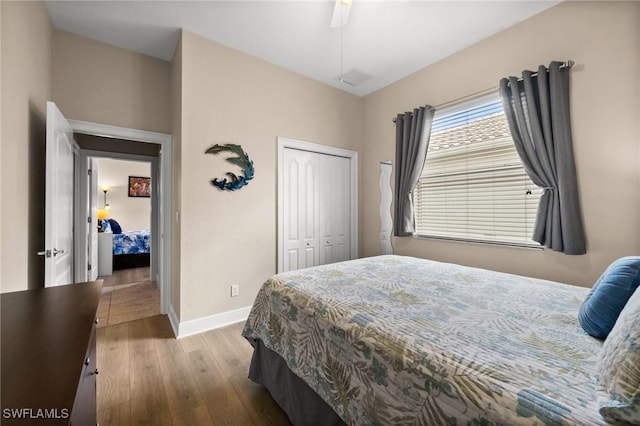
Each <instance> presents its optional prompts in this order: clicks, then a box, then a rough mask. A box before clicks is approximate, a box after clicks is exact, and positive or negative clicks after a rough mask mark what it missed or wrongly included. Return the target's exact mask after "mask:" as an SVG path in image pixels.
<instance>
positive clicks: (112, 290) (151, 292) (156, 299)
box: [98, 267, 160, 327]
mask: <svg viewBox="0 0 640 426" xmlns="http://www.w3.org/2000/svg"><path fill="white" fill-rule="evenodd" d="M100 279H102V280H104V284H103V287H102V297H101V298H100V304H99V305H98V327H106V326H110V325H114V324H120V323H123V322H127V321H133V320H137V319H140V318H146V317H150V316H154V315H159V314H160V290H159V289H158V287H157V286H156V284H155V283H154V282H152V281H150V279H149V268H148V267H146V268H132V269H123V270H120V271H114V273H113V275H108V276H105V277H100Z"/></svg>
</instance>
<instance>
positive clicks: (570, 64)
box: [392, 59, 576, 123]
mask: <svg viewBox="0 0 640 426" xmlns="http://www.w3.org/2000/svg"><path fill="white" fill-rule="evenodd" d="M575 64H576V63H575V61H574V60H573V59H568V60H567V61H565V62H563V63H562V64H560V68H571V67H573V66H574V65H575ZM537 75H538V73H537V72H534V73H533V74H531V76H532V77H535V76H537ZM518 81H522V77H520V78H519V79H518ZM499 87H500V86H494V87H490V88H488V89H484V90H480V91H479V92H474V93H472V94H470V95H466V96H462V97H460V98H456V99H452V100H450V101H447V102H444V103H442V104H440V105H436V106H435V107H434V108H435V109H436V110H438V109H442V108H445V107H448V106H450V105H453V104H456V103H458V102H463V101H466V100H467V99H473V98H475V97H476V96H482V95H487V94H489V93H491V92H493V91H495V90H498V89H499ZM409 115H413V113H412V112H409ZM396 120H397V117H393V119H392V121H393V122H394V123H395V122H396Z"/></svg>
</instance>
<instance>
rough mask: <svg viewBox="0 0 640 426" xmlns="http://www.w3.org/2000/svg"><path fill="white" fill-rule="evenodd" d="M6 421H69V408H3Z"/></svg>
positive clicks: (3, 416)
mask: <svg viewBox="0 0 640 426" xmlns="http://www.w3.org/2000/svg"><path fill="white" fill-rule="evenodd" d="M2 418H4V419H33V420H35V419H68V418H69V409H68V408H3V409H2Z"/></svg>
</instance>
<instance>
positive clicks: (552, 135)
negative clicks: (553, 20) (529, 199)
mask: <svg viewBox="0 0 640 426" xmlns="http://www.w3.org/2000/svg"><path fill="white" fill-rule="evenodd" d="M561 65H563V64H562V63H561V62H552V63H551V65H549V69H548V70H547V68H545V67H544V66H542V65H541V66H540V67H539V68H538V72H537V75H534V73H533V72H532V71H523V73H522V79H520V80H518V79H517V78H516V77H509V78H508V79H507V78H503V79H502V80H501V81H500V96H501V97H502V103H503V105H504V112H505V114H506V116H507V121H508V123H509V129H510V130H511V135H512V136H513V141H514V143H515V146H516V149H517V151H518V154H519V155H520V158H521V159H522V163H523V164H524V168H525V170H526V172H527V174H528V175H529V177H530V178H531V180H532V181H533V183H535V184H536V185H537V186H539V187H540V188H544V192H543V194H542V197H541V199H540V206H539V207H538V215H537V217H536V224H535V228H534V231H533V240H534V241H537V242H539V243H540V244H542V245H544V246H546V247H548V248H550V249H552V250H556V251H560V252H563V253H565V254H584V253H586V244H585V237H584V228H583V224H582V214H581V211H580V199H579V197H578V183H577V179H576V167H575V162H574V158H573V142H572V140H571V119H570V113H569V112H570V111H569V68H567V67H562V66H561Z"/></svg>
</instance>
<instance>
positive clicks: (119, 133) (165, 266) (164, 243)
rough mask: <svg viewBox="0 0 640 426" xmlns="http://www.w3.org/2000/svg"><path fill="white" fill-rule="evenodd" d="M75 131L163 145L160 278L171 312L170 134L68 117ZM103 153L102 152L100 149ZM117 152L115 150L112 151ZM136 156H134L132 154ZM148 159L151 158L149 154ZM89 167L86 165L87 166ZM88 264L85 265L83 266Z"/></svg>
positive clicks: (164, 307) (163, 301) (164, 304)
mask: <svg viewBox="0 0 640 426" xmlns="http://www.w3.org/2000/svg"><path fill="white" fill-rule="evenodd" d="M69 123H70V124H71V126H72V127H73V130H74V131H75V132H76V133H84V134H87V135H94V136H102V137H106V138H114V139H126V140H131V141H136V142H146V143H154V144H158V145H160V151H161V153H162V155H161V156H160V159H161V160H160V167H159V170H160V175H161V176H160V182H159V185H157V186H156V188H158V189H159V195H160V202H159V204H160V205H159V209H158V210H159V212H158V215H159V216H158V219H159V221H158V222H159V223H158V229H159V232H158V234H159V235H158V236H159V238H158V239H159V241H160V244H159V249H160V250H159V251H160V253H159V256H158V259H159V264H160V265H159V266H160V268H159V270H158V272H159V280H158V283H157V284H158V287H159V288H160V312H161V313H162V314H168V313H169V309H170V306H171V244H172V235H171V227H172V222H171V218H172V217H173V215H172V214H171V210H172V208H171V200H172V194H171V135H168V134H166V133H156V132H148V131H146V130H137V129H129V128H126V127H118V126H110V125H107V124H98V123H89V122H86V121H77V120H69ZM91 152H93V153H97V152H98V151H87V153H91ZM99 152H100V153H101V154H104V152H103V151H99ZM112 154H114V155H116V154H115V153H112ZM132 157H133V156H132ZM146 158H147V160H146V161H149V157H146ZM85 167H86V166H85ZM76 218H77V219H78V220H79V223H78V224H77V225H78V226H79V227H78V229H80V228H81V227H82V226H83V224H82V222H83V223H84V226H86V223H87V219H86V218H85V217H84V212H83V214H82V215H76ZM84 266H85V265H83V267H84Z"/></svg>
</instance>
